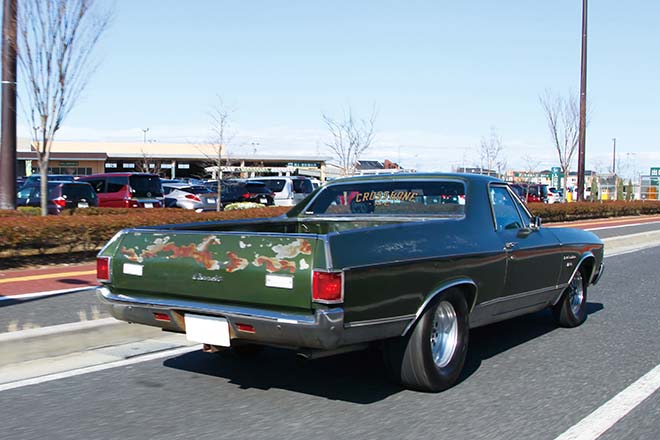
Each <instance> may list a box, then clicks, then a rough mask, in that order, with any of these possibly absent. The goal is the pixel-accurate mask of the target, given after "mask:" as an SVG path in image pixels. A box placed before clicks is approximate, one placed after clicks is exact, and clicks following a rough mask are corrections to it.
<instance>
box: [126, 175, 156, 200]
mask: <svg viewBox="0 0 660 440" xmlns="http://www.w3.org/2000/svg"><path fill="white" fill-rule="evenodd" d="M128 191H129V199H128V200H127V205H129V206H127V207H128V208H162V207H163V205H164V198H163V186H162V184H161V182H160V177H158V176H156V175H153V174H134V175H131V176H129V177H128Z"/></svg>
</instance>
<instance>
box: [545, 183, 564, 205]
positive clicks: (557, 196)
mask: <svg viewBox="0 0 660 440" xmlns="http://www.w3.org/2000/svg"><path fill="white" fill-rule="evenodd" d="M562 201H563V200H562V196H561V193H560V192H559V190H557V188H555V187H550V188H548V199H547V201H546V203H548V204H553V203H561V202H562Z"/></svg>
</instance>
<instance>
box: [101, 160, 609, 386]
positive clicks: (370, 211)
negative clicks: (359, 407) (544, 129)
mask: <svg viewBox="0 0 660 440" xmlns="http://www.w3.org/2000/svg"><path fill="white" fill-rule="evenodd" d="M347 194H352V195H353V196H352V197H346V195H347ZM461 201H462V202H461ZM395 202H397V203H395ZM603 251H604V248H603V243H602V241H601V240H600V239H599V238H598V237H597V236H596V235H595V234H593V233H592V232H589V231H584V230H580V229H571V228H562V227H556V228H544V227H542V226H541V220H540V218H538V217H533V216H532V215H531V214H530V212H529V210H528V209H527V208H526V206H525V205H523V204H522V203H521V202H520V201H519V200H518V198H517V197H515V196H514V195H513V194H512V192H511V190H510V189H509V188H508V187H507V185H506V184H505V183H504V182H502V181H501V180H498V179H494V178H491V177H488V176H481V175H465V174H441V173H437V174H430V173H429V174H422V173H420V174H400V175H393V176H387V177H386V178H384V177H383V176H361V177H354V178H348V179H338V180H335V181H333V182H329V183H327V184H326V185H325V186H323V187H322V188H320V189H319V190H318V191H317V192H315V193H314V194H313V196H311V197H310V198H308V199H306V200H305V202H303V203H299V204H298V205H297V206H295V207H294V208H293V209H291V210H289V212H287V213H286V214H285V215H282V216H279V217H274V218H268V219H251V220H246V219H243V220H234V221H218V222H201V223H188V224H182V225H181V224H180V225H163V226H156V227H152V228H145V227H140V228H139V229H127V230H123V231H121V232H120V233H119V234H118V235H116V236H115V238H114V239H113V240H112V241H111V242H110V243H108V245H106V246H105V247H104V248H103V250H101V252H100V253H99V255H98V258H97V278H98V279H99V281H100V283H101V284H102V285H101V287H100V288H99V290H98V293H99V295H100V297H101V298H102V299H103V300H104V301H105V302H106V303H108V304H109V305H110V311H111V314H112V315H113V316H114V317H116V318H117V319H120V320H123V321H128V322H133V323H139V324H145V325H150V326H154V327H160V328H163V329H165V330H168V331H172V332H179V333H186V335H187V338H188V339H189V340H191V341H196V342H199V343H202V344H204V345H203V347H204V350H205V351H209V352H213V351H221V350H232V351H233V352H234V353H236V354H237V355H239V356H240V355H241V353H245V351H248V352H249V350H250V349H257V348H259V347H261V346H279V347H284V348H288V349H292V350H295V351H296V352H297V353H299V354H300V355H301V356H305V357H308V358H311V359H314V358H317V357H323V356H329V355H333V354H337V353H346V352H348V351H352V350H362V349H366V348H368V347H369V346H373V347H374V348H379V349H382V350H383V355H384V356H383V357H384V360H385V368H386V369H387V370H389V373H390V376H391V377H392V378H394V379H395V380H396V381H397V382H399V383H401V384H402V385H404V386H405V387H408V388H412V389H417V390H424V391H441V390H444V389H447V388H449V387H451V386H452V385H453V384H454V383H456V381H457V380H458V379H459V377H460V376H461V372H462V370H463V366H464V363H465V360H466V355H467V352H468V340H469V338H470V337H471V335H470V328H474V327H479V326H484V325H488V324H491V323H494V322H499V321H502V320H505V319H509V318H513V317H515V316H520V315H523V314H527V313H533V312H537V311H540V310H543V309H550V310H551V311H552V315H553V317H554V319H555V321H556V323H557V325H559V326H562V327H576V326H579V325H581V324H582V323H583V322H584V321H585V319H586V318H587V314H588V313H587V312H588V305H587V289H588V287H589V286H590V285H593V284H596V283H597V281H598V280H599V278H600V276H601V275H602V274H603V264H602V263H603ZM545 316H546V315H542V317H543V321H544V322H543V323H542V325H543V326H545V327H547V325H548V324H547V322H545ZM509 328H510V329H511V331H514V332H515V331H517V328H516V327H515V326H510V327H509ZM581 334H582V332H578V333H576V334H575V335H573V336H572V338H573V339H574V338H580V335H581ZM570 339H571V338H567V340H570ZM573 342H574V343H577V342H576V341H573ZM544 361H545V358H544V357H539V359H538V362H539V365H542V364H543V362H544ZM260 362H262V363H263V364H264V369H267V362H268V356H264V357H263V359H260ZM354 368H360V366H359V365H355V366H354Z"/></svg>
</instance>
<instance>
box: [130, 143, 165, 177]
mask: <svg viewBox="0 0 660 440" xmlns="http://www.w3.org/2000/svg"><path fill="white" fill-rule="evenodd" d="M140 151H141V152H142V158H141V159H140V160H138V161H137V162H136V163H135V169H136V170H137V171H138V172H139V173H152V174H160V168H161V162H160V161H159V160H154V158H153V157H152V156H151V155H149V154H147V152H146V151H144V148H141V149H140Z"/></svg>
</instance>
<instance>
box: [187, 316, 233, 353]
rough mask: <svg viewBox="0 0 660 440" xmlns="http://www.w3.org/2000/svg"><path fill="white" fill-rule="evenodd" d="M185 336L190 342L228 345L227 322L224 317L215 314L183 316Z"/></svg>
mask: <svg viewBox="0 0 660 440" xmlns="http://www.w3.org/2000/svg"><path fill="white" fill-rule="evenodd" d="M184 321H185V323H186V337H187V338H188V340H189V341H192V342H201V343H202V344H211V345H219V346H221V347H229V346H230V342H229V323H228V322H227V320H226V319H225V318H219V317H215V316H202V315H191V314H188V313H186V315H185V316H184Z"/></svg>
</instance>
